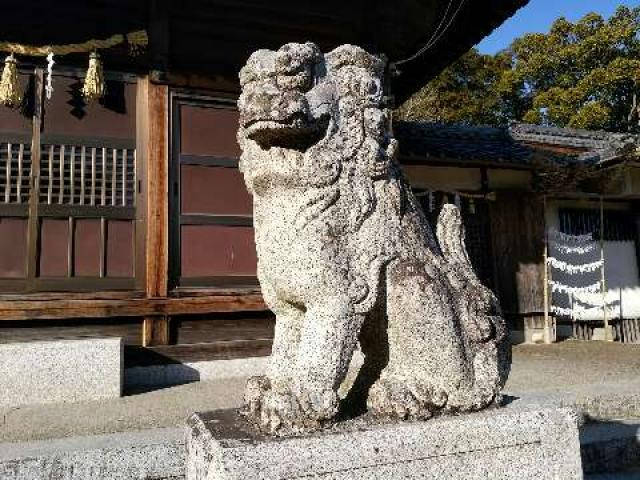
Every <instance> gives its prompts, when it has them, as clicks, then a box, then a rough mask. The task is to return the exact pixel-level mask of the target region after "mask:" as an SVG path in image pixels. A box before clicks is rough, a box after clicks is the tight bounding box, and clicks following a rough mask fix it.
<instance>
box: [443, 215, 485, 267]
mask: <svg viewBox="0 0 640 480" xmlns="http://www.w3.org/2000/svg"><path fill="white" fill-rule="evenodd" d="M464 237H465V232H464V225H463V224H462V215H461V214H460V209H459V208H458V207H456V206H455V205H452V204H450V203H445V204H444V205H443V206H442V210H440V215H438V225H437V226H436V238H437V239H438V243H439V244H440V250H442V254H443V255H444V258H445V259H446V261H447V263H448V264H449V265H451V266H453V267H456V270H458V271H459V272H460V273H464V274H465V277H466V276H469V277H470V278H477V277H476V274H475V272H474V271H473V266H472V265H471V261H470V260H469V255H468V253H467V249H466V248H465V246H464Z"/></svg>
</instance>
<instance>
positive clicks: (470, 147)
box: [394, 121, 640, 167]
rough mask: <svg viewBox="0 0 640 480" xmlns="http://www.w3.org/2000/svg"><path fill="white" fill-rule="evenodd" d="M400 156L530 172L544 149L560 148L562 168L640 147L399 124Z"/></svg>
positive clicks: (572, 136) (610, 139) (600, 138)
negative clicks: (495, 165)
mask: <svg viewBox="0 0 640 480" xmlns="http://www.w3.org/2000/svg"><path fill="white" fill-rule="evenodd" d="M394 133H395V136H396V138H397V139H398V140H399V142H400V154H401V156H404V157H405V158H407V157H410V158H411V159H412V161H416V160H417V161H420V160H421V159H424V161H429V160H434V159H436V160H437V159H446V160H447V161H461V162H465V163H491V164H504V165H514V166H520V167H522V166H529V165H530V164H531V161H532V159H533V158H534V157H535V154H536V151H538V150H539V149H540V148H542V149H544V147H545V146H548V147H561V148H566V149H567V151H566V152H563V153H555V154H553V155H554V157H555V158H557V161H558V163H567V162H570V163H574V162H577V163H590V164H595V163H603V162H607V161H609V160H612V159H615V158H619V157H621V156H624V155H627V154H630V153H632V152H634V151H636V149H637V148H638V145H640V137H639V136H638V135H632V134H621V133H610V132H603V131H589V130H578V129H570V128H555V127H542V126H538V125H528V124H520V123H516V124H513V125H511V127H510V128H495V127H484V126H464V125H443V124H438V123H428V122H404V121H400V122H396V123H395V124H394Z"/></svg>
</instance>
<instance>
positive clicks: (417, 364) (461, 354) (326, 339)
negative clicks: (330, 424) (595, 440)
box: [238, 43, 509, 434]
mask: <svg viewBox="0 0 640 480" xmlns="http://www.w3.org/2000/svg"><path fill="white" fill-rule="evenodd" d="M385 69H386V65H385V61H384V60H383V59H382V58H380V57H377V56H374V55H370V54H369V53H367V52H366V51H364V50H362V49H361V48H359V47H356V46H353V45H343V46H341V47H338V48H336V49H335V50H333V51H332V52H330V53H327V54H322V53H321V52H320V51H319V49H318V47H317V46H316V45H315V44H312V43H305V44H296V43H292V44H287V45H285V46H283V47H282V48H280V49H279V50H277V51H271V50H259V51H257V52H255V53H254V54H253V55H251V57H250V58H249V60H248V62H247V64H246V66H245V67H244V68H243V69H242V70H241V72H240V81H241V85H242V94H241V96H240V98H239V101H238V105H239V109H240V129H239V132H238V139H239V142H240V145H241V147H242V151H243V153H242V157H241V162H240V168H241V170H242V172H243V173H244V177H245V182H246V184H247V187H248V189H249V190H250V191H251V193H252V194H253V199H254V225H255V239H256V247H257V253H258V277H259V280H260V284H261V287H262V293H263V295H264V298H265V301H266V302H267V304H268V305H269V307H270V308H271V309H272V310H273V311H274V312H275V313H276V316H277V322H276V332H275V339H274V345H273V351H272V356H271V361H270V364H269V367H268V371H267V374H266V375H265V376H264V377H256V378H253V379H252V380H250V381H249V383H248V385H247V391H246V396H245V403H246V405H245V406H246V408H245V413H246V415H247V416H248V417H249V418H250V419H251V420H252V421H254V422H255V424H256V425H257V426H258V427H259V428H260V429H262V430H263V431H265V432H269V433H275V434H286V433H290V432H300V431H306V430H312V429H316V428H320V427H321V426H322V425H323V424H325V423H327V421H330V420H331V419H333V418H334V417H335V415H336V413H337V411H338V396H337V393H336V391H337V389H338V387H339V385H340V384H341V382H342V380H343V379H344V377H345V373H346V371H347V367H348V365H349V361H350V359H351V356H352V354H353V351H354V348H355V347H356V344H357V342H358V341H359V342H360V345H361V348H362V351H363V353H364V355H365V361H364V366H363V368H362V369H361V370H360V375H359V377H358V379H357V380H356V382H355V385H354V387H353V388H352V392H351V395H350V396H349V397H348V402H347V403H351V404H357V402H358V400H361V399H362V398H363V397H365V396H367V395H368V398H367V406H368V408H369V410H370V411H371V412H374V413H376V414H377V415H380V416H390V417H396V418H414V419H416V418H417V419H426V418H429V417H430V416H432V415H433V414H434V413H457V412H465V411H474V410H479V409H482V408H484V407H486V406H487V405H489V404H491V403H492V402H493V401H494V400H495V398H496V396H497V395H498V392H499V391H500V389H501V388H502V386H503V384H504V381H505V379H506V376H507V371H508V368H509V359H508V350H507V348H508V347H507V342H506V336H505V325H504V321H503V319H502V317H501V313H500V308H499V305H498V302H497V300H496V298H495V297H494V296H493V294H492V293H491V292H490V291H489V290H488V289H487V288H485V287H484V286H483V285H482V284H481V283H480V281H479V280H478V278H477V276H476V275H475V273H474V271H473V269H472V267H471V264H470V262H469V258H468V255H467V253H466V251H465V249H464V243H463V239H464V231H463V228H462V222H461V217H460V212H459V211H458V209H457V208H456V207H455V206H453V205H445V206H444V207H443V209H442V213H441V215H440V218H439V221H438V227H437V232H436V233H437V235H434V234H433V232H432V229H431V227H430V225H429V223H428V222H427V220H426V218H425V217H424V214H423V212H422V210H421V208H420V207H419V205H418V203H417V201H416V199H415V197H414V196H413V194H412V192H411V189H410V188H409V186H408V184H407V182H406V181H405V179H404V177H403V175H402V172H401V169H400V166H399V165H398V163H397V161H396V158H395V157H396V153H397V150H398V145H397V141H396V140H395V139H394V138H393V132H392V127H391V114H390V112H389V111H388V109H386V107H385V104H386V97H385V95H386V91H385V83H384V80H385ZM436 237H437V239H436Z"/></svg>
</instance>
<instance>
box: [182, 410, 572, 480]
mask: <svg viewBox="0 0 640 480" xmlns="http://www.w3.org/2000/svg"><path fill="white" fill-rule="evenodd" d="M185 441H186V451H187V466H186V480H221V479H225V480H241V479H242V480H251V479H260V480H276V479H295V478H319V479H320V478H326V479H332V480H356V479H357V480H363V479H367V480H369V479H370V480H394V479H434V480H436V479H442V478H446V479H448V480H463V479H464V480H467V479H470V478H477V479H484V478H486V479H489V478H491V479H502V480H527V479H532V480H533V479H535V480H547V479H548V480H556V479H562V480H574V479H575V480H579V479H582V478H583V475H582V466H581V459H580V445H579V441H578V415H577V413H576V412H575V411H572V410H571V409H555V408H552V409H535V410H518V409H498V410H491V411H485V412H482V413H477V414H469V415H461V416H458V417H442V418H438V419H432V420H430V421H426V422H400V423H395V422H394V423H386V424H371V423H367V422H366V421H359V422H358V421H354V422H352V423H351V422H345V423H344V424H342V425H341V426H339V427H336V428H332V429H328V430H325V431H323V432H319V433H315V434H311V435H305V436H291V437H285V438H274V437H264V436H260V435H256V434H255V432H253V430H251V428H250V427H249V425H248V424H247V423H246V422H245V421H244V420H243V419H240V418H239V417H238V416H237V414H235V412H229V411H217V412H210V413H202V414H194V415H193V416H192V417H191V418H190V419H189V421H188V422H187V429H186V438H185Z"/></svg>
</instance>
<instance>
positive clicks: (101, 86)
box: [82, 52, 106, 101]
mask: <svg viewBox="0 0 640 480" xmlns="http://www.w3.org/2000/svg"><path fill="white" fill-rule="evenodd" d="M105 90H106V87H105V83H104V73H103V71H102V62H100V55H98V52H92V53H91V56H90V57H89V68H88V69H87V76H86V77H85V79H84V87H82V95H83V96H84V98H85V99H87V100H89V101H92V100H97V99H100V98H102V97H103V96H104V94H105Z"/></svg>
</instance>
